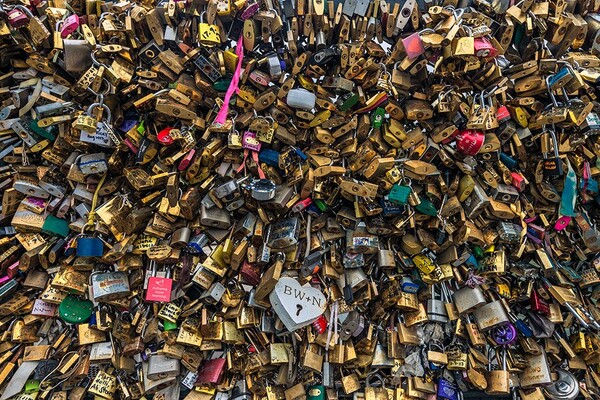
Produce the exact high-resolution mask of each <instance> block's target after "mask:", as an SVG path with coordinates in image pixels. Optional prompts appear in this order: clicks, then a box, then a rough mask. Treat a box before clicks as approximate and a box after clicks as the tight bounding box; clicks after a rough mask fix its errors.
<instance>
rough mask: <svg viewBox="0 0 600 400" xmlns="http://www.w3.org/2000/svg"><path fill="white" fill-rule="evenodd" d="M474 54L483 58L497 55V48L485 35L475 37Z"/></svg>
mask: <svg viewBox="0 0 600 400" xmlns="http://www.w3.org/2000/svg"><path fill="white" fill-rule="evenodd" d="M474 47H475V55H476V56H477V57H483V58H494V57H496V56H497V55H498V50H496V48H495V47H494V46H493V45H492V42H490V41H489V40H488V38H485V37H478V38H475V43H474Z"/></svg>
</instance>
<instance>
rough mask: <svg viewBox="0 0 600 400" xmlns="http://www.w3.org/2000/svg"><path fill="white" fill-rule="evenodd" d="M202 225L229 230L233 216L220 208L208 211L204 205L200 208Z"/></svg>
mask: <svg viewBox="0 0 600 400" xmlns="http://www.w3.org/2000/svg"><path fill="white" fill-rule="evenodd" d="M200 223H201V224H202V225H204V226H209V227H213V228H219V229H229V228H230V227H231V215H229V213H228V212H227V211H226V210H221V209H220V208H218V207H213V208H211V209H207V208H206V207H205V206H204V204H202V206H201V207H200Z"/></svg>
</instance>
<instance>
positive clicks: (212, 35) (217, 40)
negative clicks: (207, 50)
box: [198, 12, 221, 46]
mask: <svg viewBox="0 0 600 400" xmlns="http://www.w3.org/2000/svg"><path fill="white" fill-rule="evenodd" d="M205 13H206V12H203V13H202V14H200V23H199V24H198V41H199V42H200V44H203V45H205V46H214V45H219V44H221V31H220V29H219V27H218V26H217V25H212V24H208V23H206V22H204V18H203V16H204V14H205Z"/></svg>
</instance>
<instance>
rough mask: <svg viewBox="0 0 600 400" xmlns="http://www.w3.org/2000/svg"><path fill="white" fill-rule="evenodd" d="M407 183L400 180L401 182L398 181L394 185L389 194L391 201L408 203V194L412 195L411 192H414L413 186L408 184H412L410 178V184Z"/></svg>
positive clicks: (400, 203) (401, 203)
mask: <svg viewBox="0 0 600 400" xmlns="http://www.w3.org/2000/svg"><path fill="white" fill-rule="evenodd" d="M406 183H407V182H406V181H400V183H396V184H394V186H392V190H391V191H390V194H389V195H388V199H389V201H391V202H392V203H394V204H399V205H402V206H404V205H406V204H408V196H409V195H410V192H412V188H411V187H410V186H408V185H410V180H408V184H406Z"/></svg>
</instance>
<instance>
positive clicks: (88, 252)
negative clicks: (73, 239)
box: [77, 236, 104, 257]
mask: <svg viewBox="0 0 600 400" xmlns="http://www.w3.org/2000/svg"><path fill="white" fill-rule="evenodd" d="M102 254H104V243H102V240H100V239H98V238H97V237H93V236H82V237H80V238H78V239H77V257H102Z"/></svg>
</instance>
